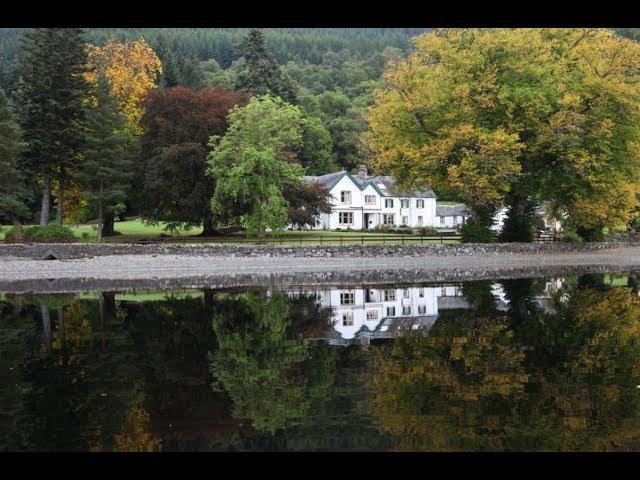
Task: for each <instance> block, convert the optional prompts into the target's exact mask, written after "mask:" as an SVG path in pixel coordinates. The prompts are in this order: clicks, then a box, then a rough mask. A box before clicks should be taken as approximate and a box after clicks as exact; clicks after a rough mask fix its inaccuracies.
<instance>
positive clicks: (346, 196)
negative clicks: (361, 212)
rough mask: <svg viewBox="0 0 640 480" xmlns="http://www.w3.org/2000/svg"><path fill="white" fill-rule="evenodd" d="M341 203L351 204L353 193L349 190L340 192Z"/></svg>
mask: <svg viewBox="0 0 640 480" xmlns="http://www.w3.org/2000/svg"><path fill="white" fill-rule="evenodd" d="M340 203H346V204H351V192H350V191H349V190H342V191H341V192H340Z"/></svg>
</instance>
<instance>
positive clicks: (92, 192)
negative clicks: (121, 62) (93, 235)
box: [76, 77, 133, 241]
mask: <svg viewBox="0 0 640 480" xmlns="http://www.w3.org/2000/svg"><path fill="white" fill-rule="evenodd" d="M109 92H110V87H109V83H108V80H107V79H106V78H105V77H101V78H100V80H99V83H98V85H97V87H96V98H95V105H94V106H93V108H92V109H91V110H90V111H89V112H88V135H87V138H86V147H85V150H84V161H83V162H82V166H81V168H80V170H79V171H78V173H77V174H76V178H77V179H78V180H79V181H80V182H81V183H82V185H83V191H82V194H83V196H84V197H85V198H86V199H87V200H88V201H89V203H90V204H92V205H94V206H95V207H96V210H97V212H98V241H100V240H101V239H102V225H103V223H104V215H105V213H106V212H110V213H113V211H114V208H115V207H116V205H117V204H118V203H119V202H124V200H125V199H126V196H127V189H128V188H129V182H130V180H131V178H132V176H133V173H132V166H131V163H132V162H131V155H130V154H129V152H128V151H127V145H128V137H127V136H126V135H124V134H122V133H120V132H122V131H123V130H124V129H125V126H126V123H127V119H126V117H125V116H124V115H122V114H120V113H118V106H117V103H116V101H115V99H114V98H113V97H111V96H110V95H109Z"/></svg>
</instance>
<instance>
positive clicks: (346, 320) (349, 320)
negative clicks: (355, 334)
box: [342, 312, 353, 327]
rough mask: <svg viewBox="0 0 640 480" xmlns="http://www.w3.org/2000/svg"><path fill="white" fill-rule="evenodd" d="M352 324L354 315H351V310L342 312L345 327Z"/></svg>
mask: <svg viewBox="0 0 640 480" xmlns="http://www.w3.org/2000/svg"><path fill="white" fill-rule="evenodd" d="M352 325H353V315H351V312H347V313H343V314H342V326H343V327H350V326H352Z"/></svg>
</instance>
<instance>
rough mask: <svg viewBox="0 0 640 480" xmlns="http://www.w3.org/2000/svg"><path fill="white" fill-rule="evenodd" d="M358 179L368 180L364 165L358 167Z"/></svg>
mask: <svg viewBox="0 0 640 480" xmlns="http://www.w3.org/2000/svg"><path fill="white" fill-rule="evenodd" d="M358 178H359V179H360V180H366V179H367V178H369V174H368V172H367V167H366V166H365V165H360V167H359V168H358Z"/></svg>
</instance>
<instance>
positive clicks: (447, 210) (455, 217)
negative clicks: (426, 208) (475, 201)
mask: <svg viewBox="0 0 640 480" xmlns="http://www.w3.org/2000/svg"><path fill="white" fill-rule="evenodd" d="M470 216H471V211H470V210H469V208H468V207H467V206H466V205H464V204H458V205H436V227H440V228H445V227H446V228H454V227H459V226H460V225H462V224H463V223H464V222H465V221H466V220H467V218H469V217H470Z"/></svg>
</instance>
